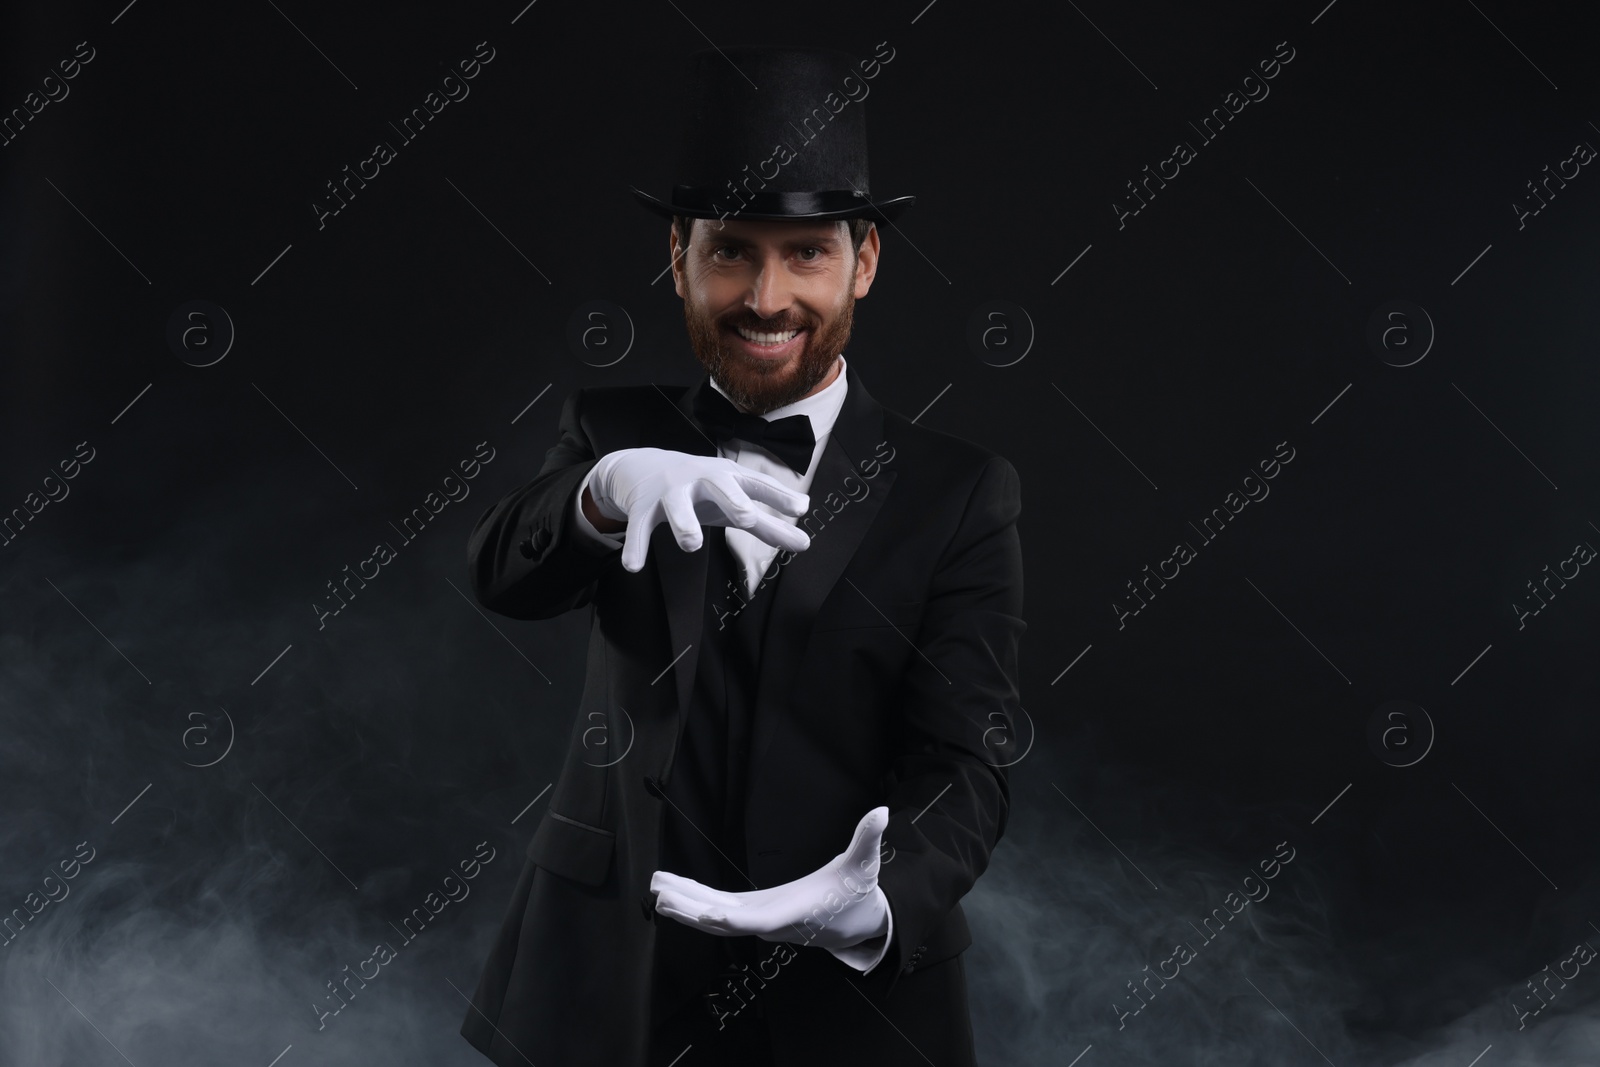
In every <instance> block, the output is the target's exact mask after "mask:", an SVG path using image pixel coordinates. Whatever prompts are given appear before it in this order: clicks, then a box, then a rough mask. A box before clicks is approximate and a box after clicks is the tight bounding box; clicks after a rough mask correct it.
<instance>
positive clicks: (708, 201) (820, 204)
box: [669, 185, 867, 215]
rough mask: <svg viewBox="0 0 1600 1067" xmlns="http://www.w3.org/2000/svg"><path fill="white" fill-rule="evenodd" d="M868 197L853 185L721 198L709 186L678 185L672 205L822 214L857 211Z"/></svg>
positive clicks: (756, 212) (740, 212)
mask: <svg viewBox="0 0 1600 1067" xmlns="http://www.w3.org/2000/svg"><path fill="white" fill-rule="evenodd" d="M739 199H742V200H743V203H742V204H739ZM866 200H867V194H866V193H858V192H856V191H855V190H853V189H827V190H823V191H821V192H780V191H778V190H771V189H769V190H763V191H761V192H758V193H751V194H749V195H748V196H746V197H743V198H719V197H717V196H716V195H715V194H713V192H712V191H711V190H709V189H704V188H700V187H698V186H692V185H674V186H673V187H672V203H671V204H670V205H669V206H670V207H675V208H684V209H685V210H687V211H709V212H712V213H714V214H717V215H724V214H727V215H745V214H748V215H820V214H824V213H828V212H834V211H854V210H856V209H858V208H860V207H861V205H862V204H863V203H864V202H865V201H866ZM736 205H737V206H736Z"/></svg>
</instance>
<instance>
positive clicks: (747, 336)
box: [730, 326, 806, 359]
mask: <svg viewBox="0 0 1600 1067" xmlns="http://www.w3.org/2000/svg"><path fill="white" fill-rule="evenodd" d="M730 332H731V333H733V334H734V335H735V336H737V337H738V339H739V341H740V347H742V348H743V349H744V350H745V352H747V353H749V354H750V355H752V356H755V357H756V358H758V359H778V358H781V357H784V356H787V355H789V354H790V353H791V352H793V351H795V350H796V349H797V348H799V346H800V345H801V344H802V343H803V342H804V339H805V333H806V331H805V330H782V331H777V332H763V331H759V330H746V329H744V328H743V327H741V326H734V327H731V329H730Z"/></svg>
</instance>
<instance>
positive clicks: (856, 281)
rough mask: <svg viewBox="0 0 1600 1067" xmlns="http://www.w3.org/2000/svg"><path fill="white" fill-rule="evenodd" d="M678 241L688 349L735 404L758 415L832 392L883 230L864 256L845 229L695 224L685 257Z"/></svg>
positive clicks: (842, 225)
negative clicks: (692, 350)
mask: <svg viewBox="0 0 1600 1067" xmlns="http://www.w3.org/2000/svg"><path fill="white" fill-rule="evenodd" d="M671 237H672V243H671V250H672V262H673V267H672V276H673V284H674V286H675V287H676V289H677V291H678V295H679V296H681V297H683V315H684V320H685V322H686V323H687V324H688V327H689V341H690V343H691V344H692V345H693V346H694V352H695V356H696V358H698V359H699V361H700V365H701V366H703V367H704V368H705V369H706V372H707V373H708V374H710V375H711V377H712V378H713V379H714V380H715V381H716V383H717V384H718V385H720V386H721V387H722V388H723V390H724V391H725V392H727V394H728V395H729V396H730V397H732V398H733V402H734V404H735V405H737V406H738V407H739V408H741V409H742V410H744V411H747V412H749V413H751V414H755V415H761V414H765V413H766V412H768V411H771V410H773V409H774V408H779V407H782V406H783V405H785V404H792V403H793V402H794V401H796V400H799V399H800V398H801V397H805V396H810V395H811V394H813V393H816V392H818V391H820V390H822V389H824V388H826V387H827V386H828V385H829V384H830V383H832V381H833V380H834V379H835V378H836V377H837V376H838V356H839V353H840V352H841V351H843V350H844V347H845V343H846V342H847V341H849V339H850V327H851V322H852V319H853V317H854V311H855V302H856V301H857V300H858V299H860V298H861V297H864V296H866V295H867V291H868V289H870V288H871V287H872V279H873V276H874V275H875V274H876V272H877V267H878V230H877V227H876V226H874V227H873V228H872V229H871V230H869V231H868V232H867V236H866V239H865V240H863V241H862V242H861V249H860V251H859V252H857V251H855V250H854V249H852V248H851V246H850V227H849V224H848V223H847V222H844V221H842V220H834V221H830V222H755V221H749V220H744V221H738V220H731V219H723V220H720V221H719V220H717V219H696V220H694V222H693V224H692V227H691V229H690V231H689V246H688V248H687V249H685V248H683V247H681V246H680V245H679V243H678V233H677V230H676V229H673V230H672V232H671Z"/></svg>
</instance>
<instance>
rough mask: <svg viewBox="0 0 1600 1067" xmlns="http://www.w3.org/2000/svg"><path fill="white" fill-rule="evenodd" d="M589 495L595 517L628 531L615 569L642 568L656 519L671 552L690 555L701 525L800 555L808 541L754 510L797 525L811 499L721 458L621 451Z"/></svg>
mask: <svg viewBox="0 0 1600 1067" xmlns="http://www.w3.org/2000/svg"><path fill="white" fill-rule="evenodd" d="M589 495H590V496H591V497H593V498H594V503H595V507H597V508H598V509H599V510H600V514H602V515H604V516H605V517H606V518H608V519H612V520H613V521H616V522H622V521H624V520H626V521H627V523H628V529H627V532H626V534H625V539H626V540H625V543H624V544H623V546H622V565H623V566H624V567H626V568H627V569H628V570H630V571H634V572H637V571H639V570H640V569H642V568H643V567H644V561H645V553H646V550H647V549H648V548H649V547H650V532H651V531H652V530H654V529H655V528H656V525H657V524H658V523H660V522H661V521H662V520H663V519H664V520H666V522H667V524H668V525H669V526H671V527H672V534H673V536H674V537H675V538H676V539H677V541H678V547H679V548H681V549H683V550H684V551H685V552H694V551H696V550H697V549H699V547H700V545H701V544H702V543H703V540H704V538H703V534H702V531H701V529H700V527H701V526H702V525H707V526H737V527H739V528H741V529H744V530H747V531H749V532H750V533H751V534H753V535H754V536H756V537H759V538H760V539H761V540H763V541H765V542H766V543H767V544H769V545H775V546H777V547H778V548H786V549H789V550H790V551H792V552H801V551H804V550H805V549H806V548H808V547H809V546H810V544H811V539H810V538H809V537H807V536H806V534H805V531H803V530H801V529H800V528H799V527H798V526H796V525H795V524H794V523H792V522H786V521H784V520H783V519H781V518H776V517H774V516H772V515H770V514H768V513H767V512H766V511H763V510H762V509H761V508H760V507H758V506H757V504H758V503H761V504H766V505H768V506H770V507H772V508H773V509H774V510H775V511H778V512H780V513H782V514H785V515H791V516H796V517H798V516H799V515H802V514H804V513H805V510H806V508H808V507H809V506H810V503H811V498H810V497H808V496H807V495H806V494H804V493H797V492H795V491H794V490H792V489H787V488H785V487H784V486H783V485H781V484H779V483H778V482H777V481H776V480H775V479H773V478H771V477H769V476H767V475H765V474H762V473H761V472H760V471H756V470H752V469H751V468H749V467H745V466H742V465H740V464H738V463H735V462H734V461H733V460H731V459H723V458H721V457H720V456H695V455H690V454H689V453H687V452H674V451H671V450H669V449H665V448H623V449H618V450H617V451H615V452H608V453H606V454H605V455H604V456H602V457H600V461H599V462H598V463H596V464H595V465H594V473H593V474H592V476H591V477H590V479H589Z"/></svg>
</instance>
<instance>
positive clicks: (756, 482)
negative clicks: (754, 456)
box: [733, 466, 811, 516]
mask: <svg viewBox="0 0 1600 1067" xmlns="http://www.w3.org/2000/svg"><path fill="white" fill-rule="evenodd" d="M733 477H734V478H735V479H737V480H738V483H739V488H740V490H742V491H743V492H744V493H745V495H746V496H748V497H749V498H750V499H751V500H759V501H761V502H762V503H763V504H769V505H771V506H772V507H773V509H775V510H777V511H781V512H783V513H784V514H785V515H794V516H800V515H804V514H805V512H806V509H807V508H809V507H810V506H811V498H810V497H809V496H807V495H806V494H805V493H797V492H795V491H794V490H793V489H789V488H787V487H785V486H783V485H781V484H780V483H779V482H777V481H776V480H775V479H774V478H772V476H771V475H767V474H762V473H761V472H760V471H757V470H751V469H750V468H749V467H745V466H739V469H738V470H736V471H734V472H733Z"/></svg>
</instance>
